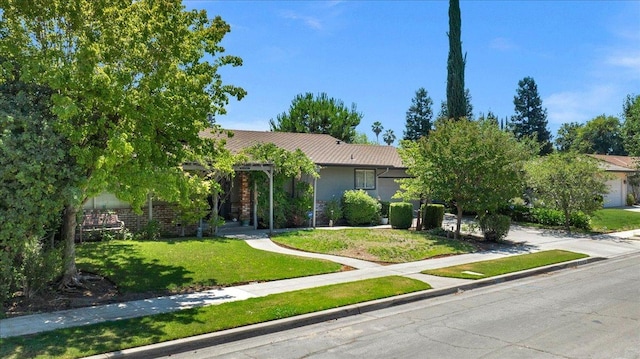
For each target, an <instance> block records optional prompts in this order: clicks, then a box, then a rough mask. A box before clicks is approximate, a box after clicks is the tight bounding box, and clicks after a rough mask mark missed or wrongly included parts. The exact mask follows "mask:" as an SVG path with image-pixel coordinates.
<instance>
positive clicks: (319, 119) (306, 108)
mask: <svg viewBox="0 0 640 359" xmlns="http://www.w3.org/2000/svg"><path fill="white" fill-rule="evenodd" d="M361 120H362V114H361V113H360V112H358V110H357V108H356V105H355V104H351V108H350V109H349V108H347V107H346V106H345V105H344V103H343V102H342V101H341V100H336V99H334V98H333V97H329V96H328V95H327V94H326V93H324V92H323V93H320V94H318V95H317V96H315V97H314V96H313V93H311V92H307V93H305V94H299V95H297V96H296V97H295V98H294V99H293V101H291V106H289V111H288V112H283V113H282V114H280V115H278V116H277V117H276V119H275V120H274V119H271V120H269V125H270V127H271V131H278V132H295V133H324V134H328V135H331V136H333V137H335V138H337V139H339V140H343V141H345V142H348V143H350V142H352V141H353V139H354V137H355V135H356V126H358V125H359V124H360V121H361Z"/></svg>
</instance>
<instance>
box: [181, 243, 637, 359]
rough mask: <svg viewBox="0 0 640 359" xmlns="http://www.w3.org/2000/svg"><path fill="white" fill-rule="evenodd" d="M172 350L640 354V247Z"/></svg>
mask: <svg viewBox="0 0 640 359" xmlns="http://www.w3.org/2000/svg"><path fill="white" fill-rule="evenodd" d="M171 358H368V359H372V358H576V359H577V358H607V359H610V358H625V359H632V358H640V254H633V255H626V256H622V257H618V258H615V259H610V260H607V261H603V262H598V263H594V264H590V265H586V266H581V267H578V268H577V269H566V270H563V271H559V272H554V273H550V274H545V275H539V276H535V277H530V278H526V279H522V280H519V281H514V282H508V283H502V284H498V285H494V286H490V287H486V288H481V289H475V290H471V291H466V292H462V293H458V294H454V295H448V296H443V297H438V298H433V299H429V300H423V301H419V302H415V303H411V304H405V305H401V306H397V307H392V308H388V309H384V310H379V311H373V312H369V313H365V314H362V315H357V316H350V317H345V318H341V319H337V320H332V321H328V322H324V323H320V324H315V325H310V326H306V327H302V328H296V329H293V330H288V331H283V332H278V333H273V334H268V335H263V336H259V337H254V338H250V339H246V340H241V341H236V342H231V343H226V344H221V345H216V346H213V347H208V348H203V349H198V350H196V351H190V352H186V353H182V354H174V355H172V356H171Z"/></svg>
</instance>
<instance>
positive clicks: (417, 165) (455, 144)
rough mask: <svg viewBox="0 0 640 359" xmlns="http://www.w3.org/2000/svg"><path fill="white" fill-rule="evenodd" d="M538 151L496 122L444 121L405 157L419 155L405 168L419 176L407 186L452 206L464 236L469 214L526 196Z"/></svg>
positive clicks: (410, 149) (404, 157)
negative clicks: (527, 171)
mask: <svg viewBox="0 0 640 359" xmlns="http://www.w3.org/2000/svg"><path fill="white" fill-rule="evenodd" d="M532 147H533V146H531V144H530V143H527V142H518V141H516V140H515V139H514V138H513V136H512V135H511V134H510V133H508V132H505V131H501V130H500V129H499V128H498V126H496V125H495V124H494V123H491V122H490V121H483V122H472V121H442V122H441V123H440V124H439V125H438V126H437V127H436V129H435V131H433V132H432V133H431V135H429V137H428V138H426V139H425V138H423V139H421V140H420V141H418V143H417V144H416V145H410V146H409V147H408V150H405V151H401V152H400V154H401V157H402V159H403V161H405V160H406V159H407V157H408V156H407V155H412V156H415V157H414V158H413V159H409V161H407V162H404V164H405V165H406V166H407V167H408V171H407V172H408V173H409V174H410V175H416V176H415V177H414V178H411V179H407V180H405V181H403V183H402V184H401V186H403V187H404V188H408V189H409V190H410V191H412V193H424V194H426V196H427V197H430V198H437V199H439V200H441V201H445V202H447V203H448V202H452V203H453V204H454V205H455V207H456V209H457V226H456V235H459V234H460V225H461V220H462V214H463V212H464V211H465V210H474V211H485V210H489V211H495V210H497V209H498V208H500V207H502V206H504V204H506V203H508V201H509V200H510V199H511V198H513V197H516V196H518V195H520V193H521V192H522V190H523V188H524V174H523V172H522V168H523V164H524V162H525V161H526V160H528V159H529V158H531V156H532V152H533V149H532Z"/></svg>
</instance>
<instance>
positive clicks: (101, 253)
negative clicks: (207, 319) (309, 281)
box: [76, 238, 342, 293]
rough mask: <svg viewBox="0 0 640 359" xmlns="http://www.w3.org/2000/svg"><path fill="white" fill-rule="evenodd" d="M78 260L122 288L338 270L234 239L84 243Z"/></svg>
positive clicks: (178, 285)
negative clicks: (261, 248)
mask: <svg viewBox="0 0 640 359" xmlns="http://www.w3.org/2000/svg"><path fill="white" fill-rule="evenodd" d="M76 253H77V265H78V268H79V269H80V270H82V271H89V272H94V273H98V274H101V275H103V276H106V277H108V278H109V279H111V280H112V281H113V282H115V283H116V284H117V285H118V288H119V290H120V291H121V292H123V293H135V292H162V291H167V290H176V289H179V288H187V287H198V286H218V285H219V286H228V285H234V284H242V283H247V282H254V281H270V280H278V279H286V278H295V277H303V276H310V275H316V274H323V273H332V272H338V271H340V270H341V268H342V266H341V265H340V264H338V263H333V262H329V261H324V260H317V259H309V258H302V257H296V256H290V255H283V254H278V253H271V252H266V251H261V250H257V249H253V248H251V247H250V246H249V245H247V244H246V243H245V242H244V241H241V240H235V239H225V238H219V239H180V240H177V239H174V240H162V241H121V240H117V241H108V242H92V243H83V244H82V245H78V246H77V248H76Z"/></svg>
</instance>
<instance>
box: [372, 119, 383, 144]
mask: <svg viewBox="0 0 640 359" xmlns="http://www.w3.org/2000/svg"><path fill="white" fill-rule="evenodd" d="M382 129H384V127H382V124H381V123H380V121H376V122H374V123H373V125H371V131H373V133H375V134H376V142H377V143H378V144H380V140H379V139H378V135H379V134H380V132H382Z"/></svg>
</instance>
